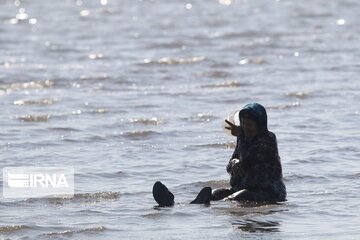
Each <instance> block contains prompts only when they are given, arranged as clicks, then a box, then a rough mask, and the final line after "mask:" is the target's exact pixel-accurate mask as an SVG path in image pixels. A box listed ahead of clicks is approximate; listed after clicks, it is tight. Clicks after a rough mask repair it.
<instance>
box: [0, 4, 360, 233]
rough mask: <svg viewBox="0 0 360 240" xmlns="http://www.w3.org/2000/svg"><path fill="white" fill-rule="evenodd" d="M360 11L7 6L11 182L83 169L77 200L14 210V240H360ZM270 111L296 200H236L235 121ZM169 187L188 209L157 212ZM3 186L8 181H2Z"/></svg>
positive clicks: (3, 76)
mask: <svg viewBox="0 0 360 240" xmlns="http://www.w3.org/2000/svg"><path fill="white" fill-rule="evenodd" d="M359 11H360V2H359V1H356V0H342V1H340V0H334V1H325V0H315V1H310V0H304V1H290V0H280V1H275V0H269V1H265V0H255V1H250V0H206V1H205V0H196V1H181V0H172V1H160V0H143V1H140V0H139V1H135V0H121V1H115V0H101V1H97V0H89V1H85V0H84V1H82V0H77V1H75V0H62V1H41V0H32V1H30V0H28V1H24V0H22V1H20V0H15V1H8V0H2V1H1V2H0V98H1V101H0V105H1V110H2V113H1V115H0V123H1V126H2V129H1V132H0V147H1V161H0V163H1V165H0V166H1V167H2V168H3V167H10V166H57V165H61V166H69V167H74V168H75V171H76V175H75V191H76V194H75V196H74V198H73V199H55V200H54V199H21V200H10V199H6V198H2V199H1V202H0V235H1V236H2V237H3V238H10V239H48V238H54V239H119V238H122V239H188V238H193V239H218V238H227V239H240V238H241V239H242V238H249V239H329V238H332V239H335V238H336V239H358V238H359V237H360V230H359V224H360V210H359V202H358V199H359V197H360V183H359V181H360V168H359V165H358V161H359V158H360V147H359V143H360V136H359V133H360V132H359V123H360V104H359V101H360V85H359V74H358V73H359V70H360V64H359V57H360V41H359V38H360V30H359V27H358V26H359V24H360V19H359ZM253 101H257V102H260V103H261V104H263V105H264V106H265V107H266V108H267V110H268V116H269V129H270V130H272V131H274V132H275V133H276V134H277V138H278V144H279V151H280V155H281V157H282V164H283V172H284V178H285V183H286V185H287V189H288V201H287V202H286V203H283V204H280V205H257V206H246V205H242V204H237V203H231V202H214V203H212V204H211V205H210V206H209V207H204V206H189V205H187V203H188V202H189V201H190V200H192V199H193V198H194V197H195V195H196V193H197V192H198V191H199V190H200V189H201V188H202V187H203V186H212V187H217V186H226V185H227V181H228V178H229V177H228V175H227V173H226V171H225V166H226V164H227V161H228V160H229V158H230V156H231V154H232V151H233V148H234V146H235V143H234V141H235V139H234V138H233V137H231V136H228V135H226V134H225V133H224V132H223V130H222V123H223V119H224V118H225V117H226V116H227V114H228V113H230V112H231V111H234V110H237V109H240V108H242V107H243V106H244V105H245V104H246V103H248V102H253ZM156 180H161V181H162V182H164V183H165V184H166V185H167V186H168V187H169V188H170V190H171V191H173V192H174V194H175V195H176V199H175V200H176V202H177V205H176V206H175V207H173V208H164V209H157V208H154V206H156V203H155V202H154V200H153V199H152V194H151V189H152V185H153V183H154V182H155V181H156ZM1 185H2V182H1Z"/></svg>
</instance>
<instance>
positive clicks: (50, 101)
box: [14, 98, 58, 105]
mask: <svg viewBox="0 0 360 240" xmlns="http://www.w3.org/2000/svg"><path fill="white" fill-rule="evenodd" d="M57 101H58V99H56V98H42V99H22V100H16V101H14V105H32V104H38V105H51V104H54V103H56V102H57Z"/></svg>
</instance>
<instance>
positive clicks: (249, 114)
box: [239, 103, 268, 134]
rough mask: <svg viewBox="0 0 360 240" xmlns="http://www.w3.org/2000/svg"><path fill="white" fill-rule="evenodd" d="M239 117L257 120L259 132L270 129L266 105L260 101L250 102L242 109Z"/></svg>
mask: <svg viewBox="0 0 360 240" xmlns="http://www.w3.org/2000/svg"><path fill="white" fill-rule="evenodd" d="M239 118H240V119H241V118H250V119H253V120H255V121H256V123H257V125H258V130H259V134H263V133H265V132H267V131H268V127H267V114H266V110H265V108H264V106H262V105H261V104H259V103H249V104H246V105H245V107H244V108H243V109H242V110H241V111H240V113H239Z"/></svg>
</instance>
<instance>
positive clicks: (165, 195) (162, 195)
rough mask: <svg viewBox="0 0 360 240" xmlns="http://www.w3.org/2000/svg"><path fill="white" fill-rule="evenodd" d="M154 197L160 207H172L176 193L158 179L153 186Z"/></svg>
mask: <svg viewBox="0 0 360 240" xmlns="http://www.w3.org/2000/svg"><path fill="white" fill-rule="evenodd" d="M152 192H153V197H154V199H155V201H156V202H157V203H158V204H159V206H160V207H170V206H173V205H174V195H173V194H172V193H171V192H170V191H169V189H168V188H167V187H166V186H165V185H164V184H162V183H161V182H159V181H157V182H156V183H155V184H154V186H153V191H152Z"/></svg>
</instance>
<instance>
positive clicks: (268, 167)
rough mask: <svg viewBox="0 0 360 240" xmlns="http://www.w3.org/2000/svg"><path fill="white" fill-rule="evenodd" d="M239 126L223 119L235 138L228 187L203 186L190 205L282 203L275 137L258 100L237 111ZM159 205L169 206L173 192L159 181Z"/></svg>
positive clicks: (283, 194) (156, 187)
mask: <svg viewBox="0 0 360 240" xmlns="http://www.w3.org/2000/svg"><path fill="white" fill-rule="evenodd" d="M239 118H240V126H236V125H234V124H233V123H231V122H229V121H227V120H225V122H226V123H227V124H228V125H229V126H228V127H227V129H229V130H231V134H232V135H233V136H236V137H237V141H236V147H235V151H234V153H233V155H232V157H231V159H230V161H229V163H228V165H227V168H226V170H227V172H228V173H229V174H230V176H231V178H230V186H231V188H229V189H224V188H219V189H214V190H212V189H211V188H210V187H205V188H203V189H202V190H201V191H200V192H199V194H198V196H197V197H196V198H195V200H194V201H192V202H191V203H192V204H208V203H209V202H210V200H213V201H216V200H221V199H225V200H237V201H255V202H281V201H285V200H286V188H285V184H284V182H283V179H282V168H281V162H280V156H279V153H278V147H277V142H276V136H275V134H274V133H272V132H270V131H269V130H268V127H267V114H266V110H265V108H264V107H263V106H262V105H260V104H258V103H250V104H247V105H246V106H245V107H244V108H243V109H242V110H241V111H240V112H239ZM153 196H154V199H155V201H156V202H157V203H158V204H159V206H172V205H173V204H174V195H173V194H172V193H171V192H170V191H169V190H168V189H167V188H166V186H165V185H163V184H162V183H161V182H156V183H155V184H154V187H153Z"/></svg>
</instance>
